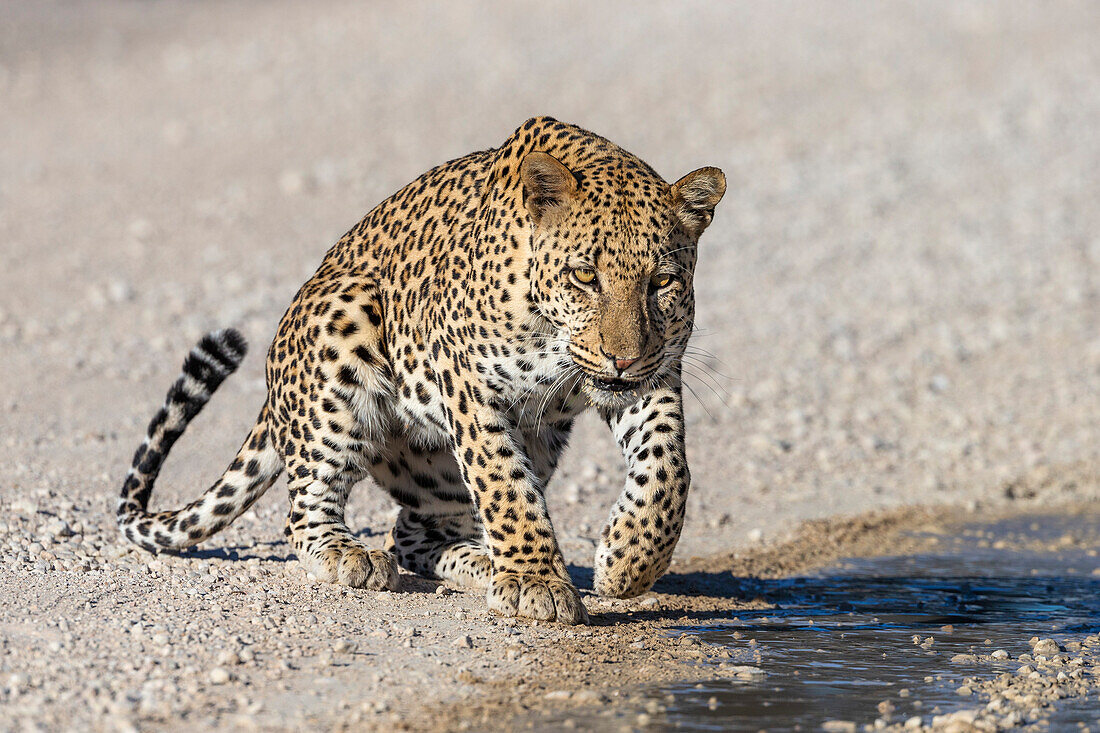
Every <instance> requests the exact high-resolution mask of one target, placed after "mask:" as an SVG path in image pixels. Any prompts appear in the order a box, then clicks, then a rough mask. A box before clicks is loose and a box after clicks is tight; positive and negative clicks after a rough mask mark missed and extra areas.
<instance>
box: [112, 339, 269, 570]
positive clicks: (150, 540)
mask: <svg viewBox="0 0 1100 733" xmlns="http://www.w3.org/2000/svg"><path fill="white" fill-rule="evenodd" d="M247 350H248V345H247V344H246V343H245V340H244V337H243V336H241V334H240V333H238V332H237V331H235V330H233V329H226V330H224V331H215V332H213V333H209V334H207V335H206V336H203V338H202V340H201V341H199V343H198V344H197V345H196V346H195V348H193V349H191V353H190V354H188V355H187V358H186V359H185V360H184V362H183V372H182V373H181V374H180V376H179V379H177V380H176V382H175V384H173V385H172V387H171V389H169V390H168V397H167V399H166V400H165V402H164V407H162V408H161V409H160V411H159V412H157V414H156V416H155V417H154V418H153V421H152V422H151V423H149V430H148V432H147V434H146V436H145V442H143V443H142V444H141V447H140V448H138V449H137V452H136V453H135V454H134V461H133V463H132V464H131V466H130V473H129V474H128V475H127V476H126V482H125V483H124V484H123V485H122V496H121V498H120V499H119V501H118V526H119V529H120V530H121V531H122V534H123V535H124V536H125V537H126V538H127V539H128V540H130V541H131V542H134V543H135V544H138V545H140V546H141V547H143V548H145V549H146V550H149V551H150V552H158V551H160V550H180V549H182V548H184V547H189V546H191V545H194V544H197V543H199V542H202V541H203V540H205V539H207V538H208V537H210V536H212V535H213V534H215V533H216V532H219V531H220V530H222V529H225V527H227V526H229V523H230V522H232V521H233V520H234V519H236V518H237V517H238V516H240V515H241V514H242V513H243V512H244V511H245V510H246V509H248V507H250V506H252V503H253V502H255V501H256V500H257V499H259V498H260V496H262V495H263V493H264V492H265V491H267V489H268V488H270V487H271V484H273V483H274V482H275V479H276V478H278V476H279V473H280V472H281V471H282V469H283V462H282V457H281V456H280V454H279V451H278V450H277V448H276V447H275V446H274V445H273V442H272V440H271V435H270V433H269V431H268V427H267V422H268V421H267V407H264V409H263V410H261V411H260V416H259V418H258V419H257V420H256V425H255V426H254V427H253V428H252V432H251V433H249V435H248V438H247V439H246V440H245V442H244V445H243V446H241V449H240V451H238V452H237V457H236V458H234V459H233V462H232V463H231V464H230V465H229V468H227V469H226V471H225V473H224V474H222V477H221V478H219V479H218V480H217V482H215V483H214V485H213V486H211V487H210V488H209V489H207V490H206V492H205V493H204V494H203V495H202V496H200V497H199V498H198V499H196V500H195V501H193V502H191V503H190V504H188V505H187V506H185V507H183V508H182V509H176V510H174V511H166V512H149V511H147V508H148V506H149V496H150V494H151V493H152V491H153V483H154V482H155V481H156V479H157V474H159V473H160V469H161V466H163V465H164V459H165V457H166V456H167V455H168V451H169V450H170V449H171V448H172V444H173V443H175V442H176V440H177V439H178V438H179V437H180V435H182V434H183V431H184V430H185V429H186V428H187V424H188V423H189V422H191V420H192V419H193V418H194V417H195V416H196V415H198V414H199V411H200V410H202V408H203V406H204V405H206V403H207V401H208V400H209V399H210V396H211V395H212V394H213V393H214V391H215V390H216V389H217V388H218V386H219V385H220V384H221V383H222V381H224V380H225V378H226V377H228V376H229V375H230V374H232V373H233V372H234V371H235V370H236V368H237V366H238V365H239V364H240V363H241V359H243V358H244V355H245V352H246V351H247Z"/></svg>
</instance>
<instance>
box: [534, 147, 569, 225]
mask: <svg viewBox="0 0 1100 733" xmlns="http://www.w3.org/2000/svg"><path fill="white" fill-rule="evenodd" d="M519 177H520V180H522V181H523V205H524V206H525V207H527V212H528V213H529V214H530V215H531V219H532V220H533V221H534V222H535V226H539V225H541V224H542V223H543V222H544V221H546V220H547V219H548V218H553V217H554V216H556V215H558V214H562V213H564V212H566V211H568V210H569V207H570V206H572V204H573V201H574V200H575V199H576V196H577V189H578V187H579V184H578V182H577V177H576V176H574V175H573V172H572V171H570V170H569V169H568V168H566V167H565V166H564V165H563V164H562V162H561V161H560V160H558V159H557V158H555V157H554V156H553V155H550V154H549V153H528V154H527V156H526V157H525V158H524V159H523V162H522V163H520V165H519Z"/></svg>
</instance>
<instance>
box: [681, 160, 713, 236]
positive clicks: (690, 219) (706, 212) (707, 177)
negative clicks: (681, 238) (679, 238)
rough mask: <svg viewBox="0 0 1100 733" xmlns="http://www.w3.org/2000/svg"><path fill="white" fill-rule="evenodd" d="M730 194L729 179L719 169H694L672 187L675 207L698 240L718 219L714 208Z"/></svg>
mask: <svg viewBox="0 0 1100 733" xmlns="http://www.w3.org/2000/svg"><path fill="white" fill-rule="evenodd" d="M725 193H726V176H725V174H724V173H722V171H721V170H720V169H718V168H714V167H710V166H708V167H706V168H700V169H699V170H694V171H692V172H691V173H688V174H687V175H686V176H684V177H683V178H681V179H680V180H678V181H676V183H674V184H672V206H673V208H674V209H675V211H676V216H677V217H679V219H680V223H681V224H683V225H684V229H686V230H687V231H688V233H689V234H691V236H693V237H698V236H699V235H700V234H702V233H703V230H704V229H706V228H707V225H708V224H710V220H711V218H713V217H714V207H715V206H716V205H717V204H718V202H719V201H721V200H722V196H724V195H725Z"/></svg>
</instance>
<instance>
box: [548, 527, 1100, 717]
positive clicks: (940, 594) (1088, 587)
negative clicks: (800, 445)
mask: <svg viewBox="0 0 1100 733" xmlns="http://www.w3.org/2000/svg"><path fill="white" fill-rule="evenodd" d="M1095 519H1096V515H1092V516H1091V517H1085V518H1082V517H1073V518H1066V517H1031V518H1023V519H1014V520H1011V521H1005V522H999V523H996V524H992V525H986V526H982V527H977V526H973V527H969V528H967V529H966V530H964V531H963V532H962V533H960V534H959V535H958V536H955V537H950V536H949V537H943V538H941V539H940V541H939V542H938V543H937V544H936V546H935V547H936V550H935V551H933V552H928V553H924V554H919V555H913V556H906V557H883V558H874V559H867V560H851V561H848V562H844V563H841V564H840V565H838V566H835V567H833V568H830V569H826V570H824V571H822V572H821V573H820V574H815V575H812V576H808V577H798V578H789V579H783V580H753V581H740V590H739V593H740V594H743V595H745V597H748V598H752V597H755V596H758V595H759V596H762V597H763V598H765V599H766V600H768V601H770V602H771V603H773V604H775V605H776V608H774V609H770V610H766V611H759V612H748V613H745V612H741V613H739V614H738V615H737V617H736V618H730V619H725V620H720V621H719V622H717V623H715V624H714V625H711V626H706V627H698V626H691V627H683V628H682V629H679V630H677V631H686V632H690V633H693V634H698V636H699V637H700V638H701V639H702V640H703V641H706V642H708V643H710V644H718V645H724V646H727V647H728V648H729V649H730V651H731V652H732V653H733V654H734V659H732V660H731V661H732V662H734V663H737V664H751V665H754V666H757V667H760V668H761V669H763V670H764V671H765V672H766V676H765V677H763V678H760V679H755V680H746V681H734V680H728V681H727V680H723V681H712V682H705V683H702V684H698V685H697V684H694V683H691V684H683V685H672V686H665V687H660V688H654V689H650V690H646V694H647V696H650V697H652V698H653V699H657V700H659V701H660V702H661V704H662V705H663V706H665V707H666V708H667V712H665V714H664V715H662V716H658V717H655V718H654V720H653V727H654V728H657V729H660V728H671V729H679V730H691V731H704V730H707V731H709V730H751V731H756V730H761V729H766V730H819V729H820V726H821V723H822V722H823V721H824V720H827V719H843V720H851V721H856V722H857V723H859V724H860V726H861V727H862V725H863V724H866V723H871V722H873V721H874V719H875V718H876V717H878V715H879V713H878V711H877V709H876V706H877V705H878V703H880V702H882V701H884V700H890V701H891V703H892V704H893V705H895V706H896V708H895V710H894V711H893V715H894V720H895V721H897V720H898V719H900V720H904V719H905V718H907V717H909V716H912V715H921V716H923V717H924V718H925V721H926V722H927V721H928V719H929V716H931V715H933V714H936V713H938V712H949V711H951V710H955V709H959V708H961V707H964V706H967V704H968V703H969V706H971V707H973V706H974V705H975V704H977V703H978V702H979V701H977V700H975V699H974V698H962V697H960V696H959V695H958V694H957V693H956V692H955V690H956V689H957V687H958V686H959V685H960V684H961V680H962V678H963V677H965V676H967V675H976V674H983V675H989V674H990V673H991V672H993V673H999V672H1001V671H1009V670H1015V669H1016V668H1017V667H1019V666H1020V662H1019V661H1016V660H1015V659H1009V660H1005V661H1004V662H997V663H994V664H993V665H991V664H990V663H989V662H977V663H973V664H957V663H951V661H950V660H951V657H952V656H953V655H956V654H964V653H971V652H977V653H985V654H988V653H989V652H991V651H993V650H995V649H1002V648H1003V649H1005V650H1007V651H1008V652H1009V653H1010V654H1012V656H1013V657H1016V656H1017V655H1019V654H1021V653H1023V652H1026V651H1028V650H1029V649H1028V643H1027V642H1028V639H1029V638H1030V637H1032V636H1042V637H1054V638H1056V639H1058V638H1060V637H1062V636H1064V635H1072V636H1073V637H1075V638H1079V637H1080V636H1083V635H1086V634H1089V633H1097V631H1100V575H1097V574H1096V571H1097V567H1098V566H1100V560H1098V558H1097V547H1098V543H1097V541H1096V537H1097V529H1096V526H1095ZM945 626H946V627H951V628H950V629H949V630H943V627H945ZM915 634H919V635H920V636H921V637H922V639H925V638H927V637H929V636H932V637H934V642H933V643H932V644H931V645H930V646H929V647H928V648H922V647H921V646H918V645H916V644H914V642H913V639H912V637H913V636H914V635H915ZM753 639H755V645H753V644H752V643H751V641H750V640H753ZM927 678H931V680H930V681H926V680H927ZM903 689H905V690H908V691H909V693H908V695H907V696H905V695H904V694H903V693H901V691H902V690H903ZM1063 703H1064V704H1062V705H1060V707H1059V708H1058V709H1057V711H1056V712H1055V714H1054V716H1053V717H1052V719H1051V720H1052V729H1053V730H1061V729H1064V727H1068V728H1070V729H1074V730H1076V729H1077V725H1076V723H1078V722H1086V723H1091V724H1092V725H1093V726H1095V724H1096V722H1097V720H1098V718H1100V702H1097V700H1096V699H1095V697H1093V698H1092V699H1089V700H1087V701H1063ZM638 712H640V711H638V710H634V711H627V712H625V713H624V718H623V721H622V722H623V723H630V722H632V718H633V716H635V715H636V714H637V713H638ZM573 720H574V722H575V723H576V724H577V727H578V728H584V727H587V726H586V725H585V722H586V721H585V720H584V719H583V718H576V717H574V718H573ZM543 722H545V723H546V725H545V727H546V728H556V727H557V726H558V725H559V724H561V723H564V719H559V720H556V721H543ZM587 722H588V723H589V724H590V725H591V727H594V728H602V727H604V726H606V724H608V723H609V722H610V721H609V720H608V719H607V717H605V716H601V717H600V718H598V719H596V718H593V719H590V720H588V721H587Z"/></svg>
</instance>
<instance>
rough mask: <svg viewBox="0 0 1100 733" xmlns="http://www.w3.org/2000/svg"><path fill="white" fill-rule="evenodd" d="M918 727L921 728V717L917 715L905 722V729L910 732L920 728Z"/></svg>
mask: <svg viewBox="0 0 1100 733" xmlns="http://www.w3.org/2000/svg"><path fill="white" fill-rule="evenodd" d="M920 726H921V717H920V716H919V715H914V716H913V717H911V718H909V719H908V720H906V721H905V727H906V728H908V729H910V730H914V729H917V728H920Z"/></svg>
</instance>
